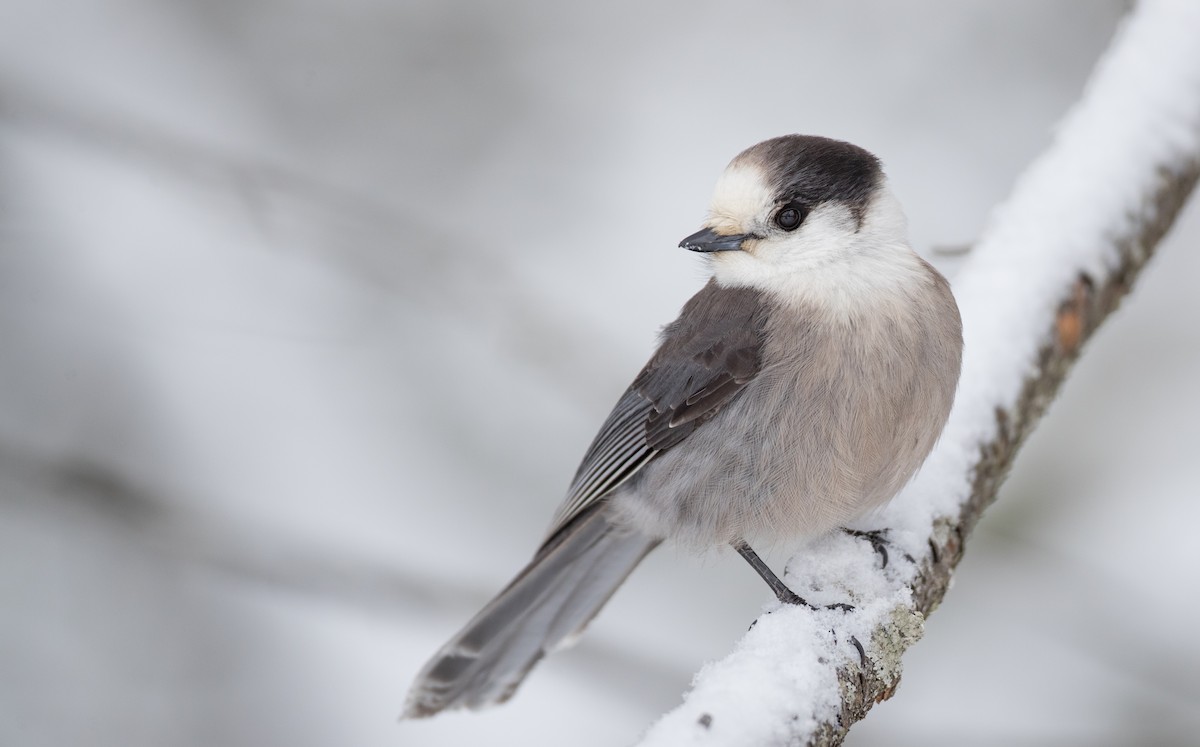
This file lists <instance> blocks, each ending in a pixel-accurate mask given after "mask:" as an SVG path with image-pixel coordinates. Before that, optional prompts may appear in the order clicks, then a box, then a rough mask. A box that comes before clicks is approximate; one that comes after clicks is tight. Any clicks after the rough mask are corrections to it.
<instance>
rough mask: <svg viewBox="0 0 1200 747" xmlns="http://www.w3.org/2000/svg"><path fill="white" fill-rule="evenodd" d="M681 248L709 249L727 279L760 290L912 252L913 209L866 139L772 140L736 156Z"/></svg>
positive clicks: (719, 275) (722, 280)
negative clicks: (901, 199) (908, 218)
mask: <svg viewBox="0 0 1200 747" xmlns="http://www.w3.org/2000/svg"><path fill="white" fill-rule="evenodd" d="M679 245H680V246H681V247H683V248H685V249H690V250H692V251H696V252H705V253H706V254H707V256H708V257H710V258H711V259H712V263H713V270H714V275H715V276H716V278H717V281H718V282H719V283H722V284H725V285H750V286H759V287H770V286H772V285H775V284H777V283H778V282H781V281H785V279H786V276H790V275H795V274H796V273H807V272H811V271H813V270H819V269H826V270H828V269H834V270H836V268H838V267H839V266H843V265H849V264H854V263H855V262H856V261H857V260H859V259H873V258H876V256H875V255H880V254H882V255H883V256H882V258H883V259H886V255H887V254H888V253H895V252H901V251H902V252H904V253H905V254H911V251H910V250H909V249H908V242H907V228H906V222H905V219H904V213H903V211H902V210H901V209H900V206H899V203H898V202H897V201H896V199H895V198H894V197H893V196H892V194H891V191H890V190H889V189H888V186H887V179H886V177H885V176H884V174H883V171H882V169H881V168H880V166H879V160H878V159H877V158H875V156H873V155H872V154H871V153H869V152H867V151H866V150H863V149H862V148H859V147H858V146H856V145H851V144H850V143H844V142H841V141H838V140H830V139H829V138H823V137H813V136H807V135H785V136H783V137H777V138H774V139H772V140H767V141H765V142H762V143H759V144H758V145H755V146H753V147H752V148H749V149H747V150H745V151H743V152H742V153H740V154H739V155H738V156H737V157H736V158H734V159H733V161H731V162H730V164H729V166H728V167H727V168H726V169H725V172H724V173H723V174H722V175H721V178H720V180H719V181H718V182H717V187H716V190H715V192H714V194H713V199H712V204H711V205H710V207H709V216H708V219H707V220H706V221H705V223H704V228H703V229H702V230H700V231H698V232H696V233H694V234H692V235H691V236H688V237H687V238H686V239H684V240H683V241H682V242H680V244H679ZM868 264H870V263H869V262H868Z"/></svg>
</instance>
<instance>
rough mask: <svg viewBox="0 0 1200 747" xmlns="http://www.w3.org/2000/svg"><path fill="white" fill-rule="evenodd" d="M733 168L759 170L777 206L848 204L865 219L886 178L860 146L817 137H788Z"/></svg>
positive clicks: (746, 154) (747, 153)
mask: <svg viewBox="0 0 1200 747" xmlns="http://www.w3.org/2000/svg"><path fill="white" fill-rule="evenodd" d="M733 164H745V165H753V166H757V167H758V168H759V169H760V170H761V171H762V172H763V174H764V176H765V178H766V180H767V184H768V185H769V186H770V187H771V190H772V191H773V192H774V193H775V195H776V199H777V201H778V202H780V203H783V202H788V201H789V200H796V201H798V202H800V203H802V204H805V205H807V206H809V207H815V206H817V205H819V204H820V203H822V202H830V201H835V202H842V203H845V204H846V205H847V206H848V207H849V208H850V210H851V211H852V212H853V213H854V216H855V218H856V219H857V220H859V221H861V220H862V214H863V212H864V211H865V210H866V207H867V203H868V202H869V201H870V199H871V195H872V194H874V192H875V188H876V187H877V186H878V184H879V181H880V179H881V178H882V176H883V169H881V168H880V165H879V159H878V158H876V157H875V156H874V155H872V154H871V153H870V152H869V151H866V150H864V149H862V148H860V147H858V146H857V145H851V144H850V143H845V142H842V141H841V140H832V139H830V138H827V137H817V136H815V135H784V136H782V137H777V138H772V139H771V140H765V141H763V142H761V143H759V144H758V145H755V146H752V147H750V148H747V149H746V150H744V151H742V152H741V153H740V154H738V156H737V157H736V158H734V159H733V161H732V163H731V164H730V165H733Z"/></svg>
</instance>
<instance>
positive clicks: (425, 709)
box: [404, 503, 659, 718]
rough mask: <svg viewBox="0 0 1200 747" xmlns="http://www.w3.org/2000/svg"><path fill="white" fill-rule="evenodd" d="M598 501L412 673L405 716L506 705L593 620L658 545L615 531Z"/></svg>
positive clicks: (558, 534) (559, 533)
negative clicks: (537, 667) (413, 678)
mask: <svg viewBox="0 0 1200 747" xmlns="http://www.w3.org/2000/svg"><path fill="white" fill-rule="evenodd" d="M609 510H610V509H609V507H608V506H607V505H605V504H603V503H602V504H598V505H596V506H595V507H593V508H592V509H591V510H589V511H587V512H585V513H584V514H583V515H581V516H579V517H577V518H576V519H575V520H574V521H573V522H571V523H570V524H568V525H567V526H566V527H563V528H562V529H561V530H560V531H559V532H558V533H557V534H555V535H554V536H553V537H552V538H551V539H550V540H549V541H548V542H547V543H546V544H545V545H543V546H542V548H541V549H540V550H538V553H537V555H535V556H534V558H533V560H532V561H530V563H529V565H527V566H525V568H524V570H522V571H521V572H520V573H519V574H518V575H517V577H516V578H515V579H513V581H512V583H510V584H509V585H508V587H507V588H505V589H504V591H502V592H500V593H499V594H498V595H497V596H496V598H495V599H493V600H492V601H491V602H489V603H488V605H487V606H486V607H484V608H483V610H482V611H481V612H480V613H479V614H478V615H476V616H475V618H474V619H473V620H471V622H469V623H467V625H466V627H464V628H463V629H462V630H461V631H459V633H458V635H456V636H454V637H453V638H451V639H450V641H449V642H448V643H447V644H446V645H445V646H442V649H441V650H440V651H438V652H437V654H436V655H435V656H434V657H433V659H431V660H430V662H429V663H428V664H426V665H425V668H424V669H422V670H421V673H420V674H419V675H417V679H416V681H415V682H414V683H413V686H412V689H411V690H409V692H408V701H407V703H406V704H405V707H404V717H405V718H419V717H423V716H432V715H433V714H435V713H437V712H439V711H442V710H445V709H448V708H461V707H464V706H465V707H467V708H481V707H483V706H488V705H494V704H498V703H503V702H504V701H506V700H508V699H509V698H510V697H511V696H512V694H513V693H514V692H516V689H517V686H518V685H520V684H521V681H522V680H524V679H525V675H526V674H528V673H529V670H530V669H532V668H533V665H534V664H537V662H538V660H539V659H541V658H542V656H544V655H545V654H546V653H547V652H548V651H552V650H554V649H555V648H557V647H559V646H560V645H563V644H564V642H567V643H569V642H570V639H572V638H573V637H574V636H575V635H576V634H577V633H579V632H581V631H582V630H583V628H584V627H585V626H586V625H587V624H588V622H589V621H590V620H591V619H592V618H593V617H595V616H596V613H597V612H599V611H600V608H601V607H603V606H604V603H605V602H607V601H608V598H609V597H611V596H612V594H613V592H614V591H616V590H617V587H618V586H620V585H621V582H623V581H624V580H625V577H626V576H628V575H629V573H630V572H631V571H632V570H633V569H634V568H635V567H636V566H637V564H638V563H639V562H641V560H642V558H644V557H646V554H647V553H649V552H650V551H651V550H653V549H654V547H655V546H656V545H657V544H658V542H659V541H658V540H656V539H651V538H648V537H646V536H644V535H641V534H638V533H636V532H633V531H632V530H628V529H624V528H621V527H618V526H616V525H615V524H613V522H612V521H611V520H610V518H609Z"/></svg>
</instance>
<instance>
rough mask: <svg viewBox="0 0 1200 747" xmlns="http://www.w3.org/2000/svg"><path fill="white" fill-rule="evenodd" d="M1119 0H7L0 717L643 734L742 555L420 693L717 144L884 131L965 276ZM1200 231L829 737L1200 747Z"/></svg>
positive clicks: (20, 739)
mask: <svg viewBox="0 0 1200 747" xmlns="http://www.w3.org/2000/svg"><path fill="white" fill-rule="evenodd" d="M1126 10H1127V3H1126V2H1115V1H1108V2H1064V1H1056V2H1043V1H1042V0H1021V1H1019V2H1007V3H1003V4H1001V3H990V2H982V1H974V2H960V1H954V2H951V1H950V0H945V1H943V2H933V1H932V0H931V1H929V2H920V3H905V4H903V5H902V4H897V3H890V2H885V1H883V0H877V1H875V2H859V3H852V4H851V3H846V4H832V3H816V2H792V3H782V2H765V1H761V0H755V1H752V2H748V3H737V4H733V3H716V2H686V3H685V2H679V1H676V2H670V3H663V4H657V5H654V6H650V5H648V4H645V3H639V2H628V1H625V0H618V1H617V2H611V3H593V4H575V5H572V6H570V7H567V6H566V5H564V4H553V3H541V4H538V3H532V2H527V1H524V0H522V1H519V2H509V3H503V4H489V3H482V2H475V3H464V2H445V1H443V0H405V2H402V3H390V2H381V1H380V0H344V1H343V2H338V3H334V2H316V1H315V0H312V1H308V2H305V1H298V2H286V3H285V2H279V1H277V0H243V1H242V2H236V3H234V2H222V3H213V2H202V1H200V0H192V1H190V2H188V1H184V0H175V1H174V2H169V3H163V2H155V1H154V0H106V1H104V2H99V1H97V0H91V1H83V0H52V1H51V2H35V1H34V0H7V2H5V3H4V4H3V7H0V349H2V350H3V354H2V355H0V605H2V607H0V743H3V744H5V745H29V746H34V745H38V746H40V745H68V744H70V745H74V744H88V745H261V744H290V745H295V746H297V747H307V746H308V745H312V746H314V747H316V746H318V745H330V744H353V745H360V746H367V745H372V746H373V745H463V744H484V743H488V744H490V743H496V742H497V741H498V740H499V741H501V742H503V741H506V740H507V739H512V740H514V741H516V740H519V742H520V743H524V744H571V745H610V744H627V743H630V742H632V741H634V740H636V738H637V736H638V735H639V734H640V733H641V732H642V730H644V729H645V728H646V727H647V726H648V725H649V724H650V723H651V722H652V721H653V720H654V719H655V717H656V716H657V715H658V714H660V713H662V712H663V711H665V710H666V709H669V708H670V707H672V706H673V705H674V704H676V703H678V702H679V698H680V695H681V693H682V692H683V691H684V690H685V689H686V688H687V686H688V683H689V681H690V678H691V675H692V673H693V672H694V671H695V670H696V669H698V668H699V666H700V665H701V664H702V663H703V662H704V661H706V660H709V659H712V658H715V657H718V656H721V655H722V654H724V653H725V652H726V651H728V650H729V648H730V646H731V645H732V643H733V642H734V641H735V640H736V639H737V637H738V636H739V635H740V633H741V632H742V631H743V630H744V629H745V627H746V626H747V625H749V623H750V621H751V620H753V619H754V617H755V616H756V615H757V614H758V612H759V611H760V609H761V606H762V605H763V604H764V603H765V602H766V601H768V600H767V597H768V593H767V591H766V589H765V588H764V587H763V586H762V584H761V583H760V582H759V581H758V580H757V579H756V578H754V577H753V575H752V574H751V572H750V571H749V570H748V569H747V568H745V567H744V564H743V563H742V561H741V560H740V559H738V558H736V557H735V556H732V555H731V554H714V555H713V556H711V557H706V558H698V559H697V558H693V557H690V556H688V555H686V554H683V553H682V552H677V551H674V550H672V549H669V548H668V549H665V550H660V551H659V552H657V553H655V554H654V555H653V556H652V557H651V558H649V559H648V561H647V562H646V563H645V565H644V566H643V568H642V569H641V570H640V571H639V572H638V573H636V574H634V576H633V578H632V579H631V581H630V583H629V584H628V585H627V586H626V587H625V588H623V589H622V591H621V592H620V593H619V594H618V595H617V596H616V598H615V599H614V600H613V602H612V604H611V605H610V606H609V608H608V609H606V611H605V613H604V614H602V615H601V616H600V618H599V619H598V620H597V621H596V623H595V624H594V625H593V626H592V627H591V629H590V631H589V635H588V636H586V637H585V638H584V640H583V642H582V643H581V645H580V646H578V647H577V648H575V649H573V650H571V651H569V652H565V653H562V654H560V655H557V656H555V657H552V658H550V659H549V660H547V661H546V662H545V663H544V664H543V665H542V666H541V667H540V668H539V670H538V671H537V672H536V673H535V675H534V676H533V677H532V678H531V679H530V680H529V681H528V682H527V683H526V685H525V687H524V688H523V689H522V691H521V692H520V693H519V694H518V696H517V697H516V698H515V700H514V701H513V702H511V703H510V704H508V705H507V706H505V707H504V708H501V709H498V710H494V711H490V712H486V713H483V714H448V715H446V716H443V717H440V718H437V719H434V720H432V721H427V722H419V723H400V724H397V723H396V718H397V715H398V714H399V712H400V708H401V704H402V701H403V697H404V694H405V692H406V689H407V687H408V685H409V683H410V681H411V678H412V677H413V675H414V674H415V673H416V671H417V670H418V669H419V668H420V666H421V665H422V664H423V663H424V661H425V660H426V658H427V657H428V656H430V655H431V654H432V653H433V652H434V651H435V650H436V648H437V647H438V646H439V645H440V644H441V643H442V642H443V641H444V640H445V639H446V638H447V637H448V636H449V635H450V634H451V633H452V632H454V630H456V629H457V628H458V626H459V625H461V624H462V623H463V622H464V621H465V620H466V619H467V618H468V617H469V616H470V615H471V614H473V613H474V612H475V611H476V609H477V608H478V607H479V606H480V605H481V604H482V603H483V602H485V601H486V600H487V599H488V598H489V597H490V596H491V595H492V594H493V593H494V592H495V591H496V590H498V589H499V587H500V586H501V585H503V584H504V583H505V582H506V581H507V580H508V579H509V577H510V576H511V575H512V574H513V573H514V572H515V571H516V570H517V569H518V568H519V567H520V566H521V565H523V564H524V562H525V561H526V560H527V559H528V557H529V556H530V555H531V553H532V552H533V550H534V548H535V547H536V545H537V543H538V542H539V541H540V538H541V536H542V532H543V531H544V529H545V527H546V524H547V523H548V522H549V519H550V516H551V514H552V513H553V510H554V508H555V506H556V505H557V503H558V500H559V499H560V497H561V495H562V493H563V491H564V490H565V487H566V485H567V483H568V481H569V480H570V477H571V475H572V474H573V472H574V469H575V466H576V464H577V460H578V459H579V458H580V456H581V455H582V453H583V451H584V449H585V448H586V446H587V444H588V443H589V442H590V440H591V438H592V436H593V435H594V432H595V429H596V427H598V425H599V423H600V422H601V421H602V420H603V418H604V416H605V415H606V414H607V412H608V409H609V408H610V407H611V405H612V404H613V403H614V402H615V401H616V398H617V396H618V395H619V393H620V392H621V391H622V390H623V389H624V387H625V386H626V385H627V384H628V382H629V380H630V379H631V377H632V376H633V374H634V373H635V372H636V371H637V370H638V368H639V367H640V366H641V365H642V363H643V362H644V360H645V358H646V356H647V355H648V354H649V351H650V349H651V346H652V344H653V340H654V335H655V333H656V331H657V329H658V328H659V326H661V325H662V324H663V323H665V322H667V321H670V320H671V319H672V318H673V317H674V315H675V314H676V312H677V311H678V309H679V307H680V306H681V305H682V304H683V302H684V301H685V300H686V299H687V297H688V296H689V295H690V294H691V293H693V292H694V291H695V290H696V289H697V288H698V287H699V285H700V284H701V283H702V282H703V278H704V271H703V267H702V265H701V264H700V263H699V262H698V261H697V259H696V258H695V257H693V256H688V255H687V253H686V252H683V251H681V250H678V249H676V248H675V246H676V244H677V243H678V241H679V239H680V238H682V237H683V236H685V235H687V234H688V233H691V232H692V231H694V230H695V229H696V228H697V226H698V223H699V221H700V220H701V219H702V218H703V216H704V210H705V207H706V203H707V199H708V197H709V194H710V191H711V189H712V185H713V183H714V181H715V179H716V177H717V175H718V174H719V173H720V171H721V169H722V168H723V167H724V165H725V163H726V162H727V161H728V160H729V159H730V158H731V157H732V156H733V155H734V154H736V153H737V152H738V151H740V150H741V149H743V148H745V147H747V146H749V145H751V144H753V143H755V142H757V141H759V140H762V139H765V138H767V137H771V136H774V135H779V134H784V133H789V132H805V133H814V134H824V135H829V136H834V137H838V138H842V139H846V140H850V141H853V142H856V143H858V144H860V145H863V146H865V147H867V148H868V149H870V150H872V151H874V152H876V153H877V154H879V155H880V156H881V157H882V159H883V160H884V162H885V166H886V168H887V171H888V172H889V174H890V176H891V178H892V180H893V182H894V186H895V188H896V191H897V193H898V194H899V195H900V196H901V199H902V200H903V201H904V202H905V204H906V207H907V210H908V213H909V218H910V223H911V227H912V238H913V241H914V245H915V246H916V247H917V248H918V250H919V251H921V252H922V253H923V254H924V255H926V256H927V257H929V258H931V260H932V261H934V262H935V263H936V264H937V265H938V266H939V267H940V268H941V269H942V270H943V271H944V272H946V273H947V274H948V275H949V276H951V278H953V275H954V273H955V270H956V262H957V258H956V255H955V254H954V252H953V251H947V250H946V249H947V248H949V249H956V248H962V247H965V246H967V245H969V244H970V243H971V242H972V241H973V240H974V239H975V238H976V236H977V235H978V233H979V231H980V230H981V227H982V225H983V224H984V222H985V220H986V218H987V215H988V213H989V210H990V209H991V208H992V207H993V206H995V205H996V203H997V202H998V201H1000V200H1002V199H1003V198H1004V197H1005V195H1006V194H1007V192H1008V190H1009V188H1010V185H1011V183H1012V181H1013V179H1014V178H1015V176H1016V175H1017V174H1018V173H1019V172H1020V171H1021V169H1022V168H1023V167H1024V166H1025V165H1026V164H1027V163H1028V162H1029V160H1030V159H1031V158H1032V157H1033V156H1035V155H1036V154H1037V153H1038V152H1039V151H1040V150H1041V149H1042V148H1043V147H1045V146H1046V144H1047V143H1048V142H1049V139H1050V137H1051V134H1052V127H1053V124H1054V123H1055V122H1056V121H1057V120H1058V119H1059V117H1060V116H1061V115H1062V114H1063V113H1064V111H1065V110H1066V109H1067V108H1068V107H1069V106H1070V104H1071V102H1072V101H1073V100H1075V99H1076V98H1077V96H1078V95H1079V92H1080V89H1081V86H1082V84H1083V82H1084V80H1085V78H1086V76H1087V73H1088V71H1089V70H1090V68H1091V66H1092V64H1093V62H1094V61H1095V59H1096V57H1097V56H1098V55H1099V54H1100V53H1101V51H1102V50H1103V49H1104V48H1105V46H1106V44H1107V43H1108V41H1109V39H1110V37H1111V35H1112V33H1113V31H1114V29H1115V28H1116V26H1117V24H1118V21H1119V18H1120V17H1121V16H1122V14H1123V13H1124V12H1125V11H1126ZM1197 241H1200V210H1198V207H1197V204H1195V203H1193V204H1192V205H1191V206H1190V208H1189V209H1188V210H1187V211H1186V213H1185V215H1184V217H1183V219H1182V220H1181V221H1180V223H1179V224H1178V225H1177V226H1176V229H1175V231H1174V232H1173V233H1172V234H1171V235H1170V236H1169V237H1168V240H1167V241H1166V242H1164V244H1163V245H1162V247H1161V254H1160V256H1159V257H1158V258H1157V259H1156V260H1155V261H1154V262H1153V263H1152V264H1151V266H1150V267H1149V269H1148V270H1147V271H1146V273H1145V275H1144V276H1143V278H1142V280H1141V281H1140V282H1139V286H1138V288H1137V289H1136V290H1135V293H1134V295H1133V297H1132V298H1131V299H1130V300H1129V301H1128V302H1127V303H1126V305H1125V306H1124V307H1123V308H1122V309H1121V311H1120V312H1119V313H1118V314H1117V315H1116V317H1115V318H1114V319H1112V320H1111V321H1110V322H1109V323H1108V324H1107V325H1106V326H1105V327H1104V329H1102V330H1101V332H1100V333H1099V335H1098V336H1097V338H1096V339H1095V340H1094V341H1093V342H1092V343H1091V345H1090V347H1089V349H1088V350H1087V351H1086V354H1085V356H1084V359H1083V361H1082V363H1081V364H1080V365H1079V367H1078V368H1077V369H1076V371H1075V372H1074V374H1073V375H1072V378H1071V379H1070V380H1069V381H1068V382H1067V385H1066V387H1065V391H1064V393H1063V395H1062V397H1061V399H1060V400H1059V401H1058V402H1057V403H1056V404H1055V405H1054V407H1053V408H1052V409H1051V411H1050V414H1049V416H1048V417H1047V419H1046V421H1045V422H1044V423H1043V425H1042V427H1041V428H1040V430H1039V431H1038V432H1037V433H1036V434H1035V435H1034V437H1033V438H1032V439H1031V440H1030V441H1029V443H1028V445H1027V446H1026V448H1025V450H1024V451H1023V452H1022V455H1021V458H1020V459H1019V461H1018V463H1017V465H1016V468H1015V470H1014V473H1013V475H1012V477H1011V479H1010V481H1009V482H1008V484H1007V486H1006V488H1005V489H1004V491H1003V492H1002V494H1001V498H1000V501H999V503H998V504H997V505H996V506H995V507H994V508H993V509H992V510H991V511H989V513H988V515H987V516H986V518H985V520H984V521H983V523H982V524H981V525H980V527H979V529H978V531H977V533H976V534H975V536H974V537H973V538H972V539H971V541H970V543H969V544H968V554H967V557H966V560H965V561H964V563H963V565H962V567H961V572H960V574H959V576H958V578H957V582H956V586H955V588H954V589H953V590H952V591H951V593H950V594H949V595H948V597H947V599H946V602H945V603H944V604H943V606H942V608H941V609H940V610H939V612H938V613H937V614H936V615H935V616H933V618H931V620H930V622H929V625H928V630H927V634H926V639H925V640H924V641H923V642H922V643H920V644H919V645H918V646H916V647H915V648H914V649H913V650H912V651H910V652H909V654H908V655H907V656H906V658H905V675H904V682H903V684H902V686H901V688H900V690H899V692H898V694H897V695H896V697H895V698H894V699H893V700H892V701H890V702H888V703H885V704H883V705H881V706H880V707H878V708H877V709H876V711H875V712H874V713H873V714H872V715H871V716H870V718H868V719H867V720H866V721H865V722H864V723H862V724H860V725H858V726H857V727H855V729H854V730H853V731H852V732H851V738H850V741H849V743H850V744H853V745H859V746H860V747H861V746H865V745H895V744H921V745H941V744H946V745H957V744H973V745H985V744H1011V743H1014V742H1017V743H1022V744H1067V743H1070V744H1079V743H1086V744H1093V745H1096V744H1114V745H1116V744H1128V743H1132V742H1134V741H1136V742H1138V743H1142V744H1188V743H1194V739H1195V734H1196V731H1197V729H1200V706H1198V705H1197V704H1198V703H1200V674H1198V673H1200V643H1198V642H1197V639H1196V637H1195V635H1194V630H1195V628H1196V626H1197V624H1198V623H1200V601H1198V599H1197V594H1196V589H1197V588H1200V543H1197V541H1196V538H1195V535H1196V532H1197V522H1198V520H1200V508H1198V507H1200V501H1198V500H1197V499H1198V498H1200V487H1198V486H1200V466H1198V465H1200V460H1197V459H1196V457H1195V450H1196V448H1197V446H1198V445H1200V424H1198V422H1197V418H1196V411H1197V408H1196V402H1197V399H1196V396H1195V382H1196V381H1200V325H1197V324H1196V319H1197V304H1196V294H1195V291H1194V288H1193V286H1194V278H1196V277H1197V276H1200V252H1197V251H1195V244H1196V242H1197ZM784 557H786V555H785V556H784ZM775 560H776V561H778V560H779V558H778V556H777V557H776V558H775Z"/></svg>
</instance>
